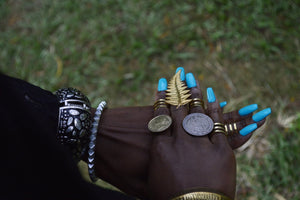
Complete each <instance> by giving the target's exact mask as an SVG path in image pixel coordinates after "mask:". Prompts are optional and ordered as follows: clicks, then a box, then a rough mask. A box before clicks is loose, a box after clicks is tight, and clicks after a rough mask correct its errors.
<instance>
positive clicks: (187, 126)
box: [182, 113, 214, 136]
mask: <svg viewBox="0 0 300 200" xmlns="http://www.w3.org/2000/svg"><path fill="white" fill-rule="evenodd" d="M182 126H183V128H184V130H185V131H186V132H187V133H188V134H190V135H193V136H204V135H207V134H209V133H210V132H211V131H212V130H213V128H214V122H213V120H212V119H211V118H210V117H209V116H207V115H205V114H202V113H192V114H189V115H187V116H186V117H185V118H184V119H183V121H182Z"/></svg>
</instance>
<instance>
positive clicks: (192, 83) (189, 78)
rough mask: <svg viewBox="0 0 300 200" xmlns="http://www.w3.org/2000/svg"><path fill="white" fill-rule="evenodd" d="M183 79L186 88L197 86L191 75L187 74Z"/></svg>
mask: <svg viewBox="0 0 300 200" xmlns="http://www.w3.org/2000/svg"><path fill="white" fill-rule="evenodd" d="M185 79H186V84H187V87H188V88H193V87H196V86H197V83H196V79H195V77H194V75H193V74H192V73H187V74H186V75H185Z"/></svg>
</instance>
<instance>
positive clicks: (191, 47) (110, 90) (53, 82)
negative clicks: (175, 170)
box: [0, 0, 300, 199]
mask: <svg viewBox="0 0 300 200" xmlns="http://www.w3.org/2000/svg"><path fill="white" fill-rule="evenodd" d="M299 7H300V1H299V0H278V1H276V2H274V1H270V0H244V1H238V0H234V1H228V0H204V1H196V0H190V1H171V0H164V1H158V0H153V1H137V0H132V1H125V0H116V1H110V0H108V1H98V0H81V1H79V0H65V1H58V0H52V1H50V0H44V1H37V0H28V1H20V0H16V1H9V0H2V1H0V71H2V72H4V73H6V74H9V75H12V76H15V77H18V78H22V79H24V80H27V81H29V82H31V83H33V84H36V85H39V86H40V87H42V88H44V89H47V90H50V91H55V90H57V89H58V88H61V87H64V86H72V87H76V88H78V89H80V90H82V91H83V92H84V93H85V94H88V97H89V98H90V100H91V102H92V104H93V106H96V105H97V104H98V103H99V101H100V99H105V100H107V101H108V105H109V107H119V106H133V105H134V106H138V105H150V104H152V103H153V96H154V93H155V89H156V87H157V81H158V79H159V78H161V77H166V78H170V77H171V76H172V75H173V73H174V72H175V69H176V67H178V66H183V67H185V69H186V71H188V72H193V73H194V74H195V75H196V77H198V79H199V80H200V83H201V86H202V88H203V90H205V88H206V87H213V88H214V91H215V93H216V94H217V96H218V98H219V99H220V100H221V101H223V100H226V101H228V105H227V107H226V109H225V110H226V111H230V110H233V109H238V108H240V107H242V106H245V105H247V104H252V103H257V104H258V105H259V109H263V108H265V107H271V108H272V111H273V113H272V116H271V117H270V119H269V120H268V124H267V125H266V127H265V129H264V131H262V132H259V134H258V135H259V140H257V141H256V143H253V144H251V145H250V146H249V147H248V148H247V149H246V150H245V151H243V152H241V153H237V154H238V157H243V156H246V155H247V156H248V155H249V154H251V151H252V149H255V150H256V151H258V153H257V155H259V156H258V158H257V160H258V161H257V162H258V163H260V162H265V161H264V156H267V155H271V154H270V151H268V149H272V148H275V147H276V145H277V143H276V140H275V139H274V138H277V140H279V141H285V139H286V138H281V137H279V136H278V135H280V134H279V132H280V133H281V132H282V131H281V129H282V126H283V124H284V126H286V123H283V122H282V117H281V116H287V117H289V116H293V115H295V113H296V112H297V111H299V108H300V104H299V102H300V41H299V36H300V26H299V19H300V12H299V10H300V9H299ZM278 117H281V118H280V120H278V119H279V118H278ZM287 117H286V118H287ZM273 135H274V136H273ZM277 136H278V137H277ZM273 137H274V138H273ZM293 137H295V138H297V135H295V136H293ZM298 137H299V136H298ZM272 138H273V139H272ZM285 142H287V143H288V144H290V143H292V140H287V141H285ZM265 144H268V145H265ZM265 146H267V147H265ZM258 147H261V149H262V150H259V149H258ZM295 148H297V147H295ZM283 154H284V155H285V152H283ZM239 163H240V164H241V166H244V167H243V168H242V169H241V171H239V177H240V179H239V185H238V191H247V188H250V190H249V191H253V190H252V189H253V188H255V187H254V185H255V184H258V182H260V183H261V184H267V182H264V181H263V180H261V179H260V177H261V176H259V174H258V170H256V169H258V166H260V165H257V164H255V163H254V162H252V161H251V162H250V161H249V160H247V159H240V160H239ZM244 164H245V165H244ZM265 165H267V166H272V164H271V163H270V162H267V164H265ZM267 168H268V167H262V169H263V170H265V169H267ZM254 169H255V170H254ZM280 170H281V168H280ZM256 172H257V173H256ZM266 173H269V172H266ZM262 174H263V172H262ZM249 175H252V176H251V177H255V180H251V181H250V182H249V181H247V180H248V179H247V178H245V177H248V176H249ZM245 180H246V181H245ZM279 180H280V179H276V180H272V181H274V182H276V181H279ZM285 186H286V187H287V185H285ZM280 187H281V185H276V184H275V183H274V187H273V189H272V190H271V189H269V190H268V192H269V193H268V194H267V195H269V194H270V195H269V196H272V195H273V196H274V194H276V193H279V194H281V192H282V191H281V190H280ZM245 188H246V189H245ZM251 188H252V189H251ZM261 188H264V187H261ZM257 191H258V192H259V194H257V195H258V197H259V199H263V195H264V192H265V191H262V190H255V192H257ZM284 194H285V195H288V194H287V193H284ZM247 195H248V196H249V194H248V193H247V192H240V193H238V196H237V198H239V199H244V198H246V196H247ZM259 195H260V196H259ZM286 197H288V196H286Z"/></svg>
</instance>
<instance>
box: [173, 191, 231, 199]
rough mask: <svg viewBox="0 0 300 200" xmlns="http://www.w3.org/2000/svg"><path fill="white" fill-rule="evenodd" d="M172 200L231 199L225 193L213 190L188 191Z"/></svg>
mask: <svg viewBox="0 0 300 200" xmlns="http://www.w3.org/2000/svg"><path fill="white" fill-rule="evenodd" d="M172 200H231V199H230V198H229V197H226V196H224V195H221V194H216V193H212V192H191V193H187V194H184V195H181V196H178V197H175V198H173V199H172Z"/></svg>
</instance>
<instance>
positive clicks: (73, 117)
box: [55, 88, 91, 162]
mask: <svg viewBox="0 0 300 200" xmlns="http://www.w3.org/2000/svg"><path fill="white" fill-rule="evenodd" d="M55 94H56V96H57V98H58V100H59V106H60V107H59V118H58V130H57V135H56V137H57V140H58V141H59V142H60V143H62V144H64V145H65V146H67V147H68V148H69V149H70V150H71V152H72V154H73V158H74V159H75V161H77V162H78V161H79V160H80V158H81V156H82V155H83V154H84V152H85V150H86V148H87V145H88V139H89V135H90V128H91V111H90V107H91V106H90V101H89V100H88V98H87V97H86V96H85V95H83V94H82V93H81V92H80V91H79V90H77V89H74V88H62V89H60V90H58V91H57V92H56V93H55Z"/></svg>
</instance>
